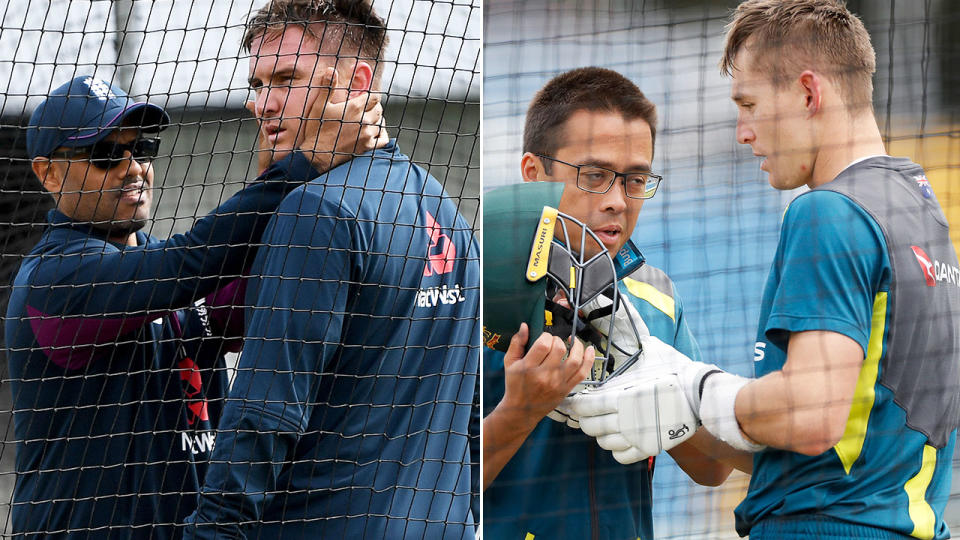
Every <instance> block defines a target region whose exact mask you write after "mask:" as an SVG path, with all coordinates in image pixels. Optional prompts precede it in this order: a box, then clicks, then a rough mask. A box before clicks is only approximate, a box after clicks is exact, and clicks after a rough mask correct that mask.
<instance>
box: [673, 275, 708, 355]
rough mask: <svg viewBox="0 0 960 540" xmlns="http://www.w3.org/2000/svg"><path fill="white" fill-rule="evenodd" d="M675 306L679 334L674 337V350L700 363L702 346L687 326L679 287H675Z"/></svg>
mask: <svg viewBox="0 0 960 540" xmlns="http://www.w3.org/2000/svg"><path fill="white" fill-rule="evenodd" d="M673 305H674V316H675V317H676V320H677V332H676V334H674V337H673V348H675V349H677V350H678V351H680V352H682V353H683V354H685V355H687V357H688V358H690V359H691V360H695V361H697V362H700V361H701V359H700V345H698V344H697V340H696V339H694V337H693V332H691V331H690V327H689V326H687V319H686V318H685V317H684V316H683V302H682V301H681V300H680V295H679V294H678V293H677V287H676V286H674V287H673Z"/></svg>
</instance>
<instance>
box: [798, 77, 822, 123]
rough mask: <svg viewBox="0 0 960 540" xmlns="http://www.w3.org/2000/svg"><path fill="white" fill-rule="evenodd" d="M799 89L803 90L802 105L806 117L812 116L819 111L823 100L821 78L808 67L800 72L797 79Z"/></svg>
mask: <svg viewBox="0 0 960 540" xmlns="http://www.w3.org/2000/svg"><path fill="white" fill-rule="evenodd" d="M797 82H798V83H799V84H800V89H801V91H802V92H803V107H804V109H805V110H806V111H807V117H808V118H812V117H813V116H814V115H815V114H817V113H818V112H820V107H821V105H822V101H823V91H824V88H823V79H821V78H820V76H819V75H817V74H816V73H814V72H813V71H810V70H809V69H808V70H806V71H804V72H803V73H801V74H800V78H799V79H797Z"/></svg>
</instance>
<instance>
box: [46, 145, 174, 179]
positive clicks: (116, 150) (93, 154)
mask: <svg viewBox="0 0 960 540" xmlns="http://www.w3.org/2000/svg"><path fill="white" fill-rule="evenodd" d="M159 151H160V138H159V137H153V138H150V137H140V138H137V139H135V140H134V141H133V142H130V143H127V144H119V143H116V142H114V141H100V142H98V143H96V144H93V145H90V146H81V147H78V148H73V149H70V150H60V151H59V152H54V153H52V154H50V157H59V158H66V159H75V158H77V157H81V156H83V157H85V161H87V162H89V163H90V164H91V165H93V166H94V167H96V168H98V169H102V170H104V171H108V170H110V169H112V168H114V167H116V166H117V165H120V164H121V163H123V162H124V161H126V160H128V159H133V160H135V161H138V162H140V163H152V162H153V160H155V159H156V158H157V155H158V154H159ZM127 152H130V155H129V156H127Z"/></svg>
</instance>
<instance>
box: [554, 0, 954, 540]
mask: <svg viewBox="0 0 960 540" xmlns="http://www.w3.org/2000/svg"><path fill="white" fill-rule="evenodd" d="M721 69H722V71H723V72H724V73H725V74H728V75H730V77H731V78H732V79H733V85H732V90H731V97H732V99H733V101H734V102H735V103H736V104H737V109H738V120H737V132H736V136H737V140H738V142H740V143H741V144H749V145H750V146H751V148H752V149H753V151H754V154H755V155H758V156H761V157H763V163H762V164H761V169H762V170H764V171H766V172H767V173H768V175H769V181H770V184H771V185H772V186H773V187H775V188H777V189H793V188H797V187H801V186H807V187H809V188H810V191H809V192H805V193H803V194H801V195H799V196H798V197H797V198H796V199H794V201H793V202H792V203H791V204H790V206H789V208H788V209H787V211H786V213H785V215H784V218H783V227H782V229H781V233H780V244H779V246H778V249H777V254H776V258H775V259H774V262H773V265H772V268H771V271H770V276H769V278H768V280H767V284H766V287H765V289H764V295H763V302H762V304H761V317H760V325H759V328H758V333H757V345H756V353H755V357H754V360H755V363H754V365H755V371H756V375H757V379H744V378H741V377H736V376H733V375H729V374H726V373H723V372H722V371H719V370H717V369H714V368H712V367H709V366H707V367H705V366H703V365H702V364H698V363H696V362H690V361H689V360H687V359H684V358H682V356H681V355H676V357H675V362H676V364H675V372H677V373H678V374H680V380H681V381H682V383H683V386H684V390H685V393H686V395H687V396H688V397H689V399H690V401H691V403H697V404H698V405H697V406H696V408H697V409H698V411H699V415H700V418H701V419H702V421H703V424H704V427H706V428H707V430H708V431H709V432H710V433H711V434H713V435H714V436H716V437H717V438H718V439H720V440H722V441H724V442H725V443H727V444H729V445H732V446H733V447H735V448H737V449H739V450H741V451H743V452H744V453H745V452H754V453H753V455H752V470H753V476H752V478H751V483H750V490H749V492H748V494H747V497H746V499H745V500H744V501H743V502H742V503H741V504H740V506H739V507H738V508H737V510H736V517H737V530H738V532H739V533H740V534H741V535H747V534H749V535H750V537H751V538H777V539H781V538H785V539H800V538H838V539H839V538H907V537H913V538H936V539H941V538H947V537H949V535H950V532H949V529H948V528H947V525H946V523H945V522H944V519H943V512H944V507H945V506H946V503H947V500H948V498H949V495H950V478H951V468H952V461H951V460H952V456H953V450H954V445H955V440H956V427H957V421H958V417H960V394H958V391H957V389H958V386H960V283H958V280H957V279H955V278H954V277H952V276H955V275H956V274H960V266H958V262H957V255H956V253H955V251H954V248H953V245H952V243H951V242H950V237H949V230H948V225H947V221H946V219H945V217H944V215H943V211H942V210H941V208H940V206H939V204H938V202H937V200H936V197H935V196H934V193H933V191H932V189H930V185H929V183H928V182H927V180H926V177H925V176H924V172H923V169H922V168H921V167H920V166H919V165H917V164H915V163H912V162H910V161H909V160H907V159H903V158H893V157H890V156H888V155H886V150H885V148H884V145H883V140H882V137H881V135H880V131H879V129H878V127H877V123H876V120H875V118H874V113H873V108H872V102H871V96H872V90H873V86H872V80H871V77H872V75H873V72H874V70H875V59H874V52H873V47H872V46H871V44H870V37H869V35H868V34H867V31H866V29H865V28H864V26H863V23H862V22H861V21H860V20H859V19H858V18H857V17H856V16H855V15H853V14H852V13H850V12H849V11H848V10H847V9H846V8H845V6H844V5H843V4H842V3H841V2H838V1H835V0H791V1H771V0H749V1H747V2H744V3H743V4H741V5H740V6H739V7H738V8H737V10H736V11H735V12H734V14H733V18H732V21H731V23H730V25H729V27H728V32H727V44H726V48H725V50H724V56H723V61H722V63H721ZM662 352H663V353H664V354H667V351H665V350H664V351H662ZM602 400H603V396H600V395H599V393H598V394H597V395H594V396H592V397H591V398H588V399H585V400H584V405H588V404H587V403H586V402H587V401H594V402H596V401H602ZM618 401H619V405H618V406H617V407H614V408H613V410H604V409H605V407H596V408H593V407H586V406H585V407H577V406H574V407H573V408H574V409H575V410H579V411H580V412H584V411H585V410H586V409H592V410H591V411H590V414H598V415H605V416H607V417H608V418H609V416H610V415H614V416H616V415H619V414H620V413H621V412H622V411H624V410H631V409H636V408H638V407H645V406H650V404H651V403H650V393H646V394H645V393H643V392H634V393H632V394H631V395H629V396H627V395H622V396H620V398H619V400H618ZM583 421H584V422H588V423H589V422H590V421H589V420H583ZM606 424H607V426H608V427H610V426H612V425H614V424H617V422H607V423H606ZM619 428H620V429H621V430H622V431H624V432H627V431H630V430H631V428H630V427H629V426H628V425H625V424H623V423H621V424H620V426H619ZM585 429H587V428H585ZM591 431H593V434H594V435H597V436H598V437H601V438H603V437H606V436H608V435H609V432H610V430H608V429H597V430H591ZM614 431H616V430H614ZM747 468H749V465H748V466H747Z"/></svg>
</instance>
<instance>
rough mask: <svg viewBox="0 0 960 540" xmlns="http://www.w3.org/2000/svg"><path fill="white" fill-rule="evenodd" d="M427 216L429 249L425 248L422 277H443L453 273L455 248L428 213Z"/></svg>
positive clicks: (455, 256)
mask: <svg viewBox="0 0 960 540" xmlns="http://www.w3.org/2000/svg"><path fill="white" fill-rule="evenodd" d="M426 214H427V229H428V230H429V233H430V247H429V248H427V264H426V266H425V267H424V269H423V275H424V276H433V275H443V274H447V273H449V272H451V271H453V263H454V262H455V260H456V258H457V246H456V245H455V244H454V243H453V241H451V240H450V237H449V236H447V235H445V234H443V231H442V230H441V229H440V225H439V224H438V223H437V221H436V220H435V219H433V216H432V215H430V212H426Z"/></svg>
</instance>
